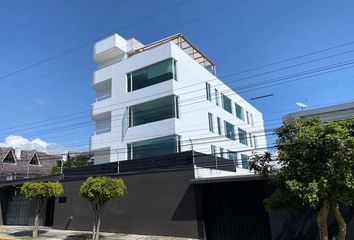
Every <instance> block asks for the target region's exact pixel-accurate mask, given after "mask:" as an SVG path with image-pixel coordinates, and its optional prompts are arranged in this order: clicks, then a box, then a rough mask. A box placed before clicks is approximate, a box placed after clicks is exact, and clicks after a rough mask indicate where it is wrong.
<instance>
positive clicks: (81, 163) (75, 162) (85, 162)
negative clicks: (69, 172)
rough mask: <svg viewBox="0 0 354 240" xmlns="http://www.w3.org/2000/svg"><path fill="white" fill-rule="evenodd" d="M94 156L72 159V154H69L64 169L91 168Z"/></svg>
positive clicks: (87, 154)
mask: <svg viewBox="0 0 354 240" xmlns="http://www.w3.org/2000/svg"><path fill="white" fill-rule="evenodd" d="M93 155H94V154H93V153H86V154H78V155H77V156H75V157H70V154H68V158H67V160H66V161H64V162H63V167H64V168H72V167H85V166H89V165H90V164H91V163H92V160H93Z"/></svg>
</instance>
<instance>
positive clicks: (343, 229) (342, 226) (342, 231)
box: [333, 205, 347, 240]
mask: <svg viewBox="0 0 354 240" xmlns="http://www.w3.org/2000/svg"><path fill="white" fill-rule="evenodd" d="M333 213H334V217H335V218H336V220H337V223H338V240H345V235H346V233H347V224H346V223H345V220H344V218H343V216H342V214H341V212H340V210H339V207H338V205H337V206H336V207H335V208H334V209H333Z"/></svg>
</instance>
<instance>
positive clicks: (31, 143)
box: [0, 135, 84, 154]
mask: <svg viewBox="0 0 354 240" xmlns="http://www.w3.org/2000/svg"><path fill="white" fill-rule="evenodd" d="M0 147H13V148H20V149H23V150H33V149H35V150H37V151H40V152H45V153H50V154H59V153H65V152H67V151H69V150H70V151H80V150H81V151H83V150H84V149H71V148H70V149H69V148H68V147H66V146H64V145H61V144H57V143H49V142H46V141H44V140H42V139H40V138H35V139H33V140H29V139H27V138H25V137H22V136H18V135H10V136H8V137H6V138H5V140H4V141H3V142H0Z"/></svg>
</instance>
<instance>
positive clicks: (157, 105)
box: [129, 95, 179, 127]
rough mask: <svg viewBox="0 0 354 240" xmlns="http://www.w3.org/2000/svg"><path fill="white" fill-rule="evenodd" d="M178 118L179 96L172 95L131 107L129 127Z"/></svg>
mask: <svg viewBox="0 0 354 240" xmlns="http://www.w3.org/2000/svg"><path fill="white" fill-rule="evenodd" d="M175 117H176V118H178V117H179V110H178V97H177V96H174V95H170V96H167V97H162V98H158V99H155V100H152V101H148V102H144V103H141V104H137V105H134V106H130V107H129V127H134V126H138V125H142V124H146V123H150V122H156V121H160V120H163V119H168V118H175Z"/></svg>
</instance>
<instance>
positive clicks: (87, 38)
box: [0, 0, 354, 152]
mask: <svg viewBox="0 0 354 240" xmlns="http://www.w3.org/2000/svg"><path fill="white" fill-rule="evenodd" d="M171 6H172V7H171ZM162 9H164V10H162ZM353 9H354V1H350V0H341V1H332V0H268V1H263V0H243V1H242V0H241V1H240V0H239V1H231V0H218V1H212V0H204V1H201V0H151V1H134V2H132V1H115V0H60V1H59V0H51V1H46V0H32V1H27V0H15V1H14V0H2V1H1V8H0V43H1V44H0V53H1V55H0V104H1V108H0V115H1V116H2V118H1V120H0V146H10V145H15V146H22V147H25V148H39V149H41V150H43V151H50V152H60V151H65V150H68V149H70V150H85V149H87V147H88V144H89V137H90V135H91V134H92V133H93V131H94V122H93V121H92V120H91V119H90V109H91V103H92V102H93V100H94V98H95V94H94V91H93V90H92V87H91V83H92V74H93V72H94V70H95V68H96V66H95V64H94V62H93V61H92V47H93V44H94V42H96V41H97V40H100V39H102V38H104V37H106V36H109V35H111V34H112V33H118V34H119V35H121V36H123V37H124V38H130V37H134V38H136V39H138V40H140V41H141V42H142V43H144V44H148V43H151V42H154V41H156V40H159V39H162V38H164V37H167V36H170V35H172V34H175V33H179V32H181V33H183V34H184V35H185V36H186V37H187V38H188V39H189V40H190V41H192V42H193V43H194V44H195V45H196V46H197V47H198V48H199V49H201V50H202V51H203V52H204V53H205V54H206V55H207V56H208V57H209V58H210V59H212V60H213V61H214V62H215V64H216V68H217V76H218V77H219V78H220V79H221V80H223V81H224V82H225V83H227V84H228V85H229V86H230V87H231V88H232V89H234V90H235V91H236V92H237V93H239V94H240V95H241V96H242V97H244V98H245V99H247V100H249V101H250V102H251V104H253V105H254V106H255V107H256V108H258V109H259V110H260V111H261V112H262V113H263V117H264V120H265V128H266V129H267V130H270V131H271V129H273V128H275V127H277V126H280V124H281V118H282V116H283V115H285V114H287V113H289V112H294V111H298V110H299V107H297V106H296V104H295V103H296V102H306V104H307V105H308V106H309V108H316V107H319V106H327V105H331V104H336V103H344V102H347V101H351V100H354V80H353V79H354V68H353V66H354V64H352V63H351V62H350V61H352V60H354V59H353V57H354V24H353V21H354V11H353ZM315 52H317V53H315ZM304 55H306V56H304ZM298 56H304V57H298ZM289 59H292V60H289ZM43 60H45V61H43ZM284 60H288V61H284ZM230 74H232V75H231V76H230ZM228 75H229V77H226V76H228ZM223 76H225V77H223ZM253 84H255V85H253ZM252 85H253V86H254V87H251V86H252ZM268 94H273V96H271V97H267V98H262V99H258V100H250V99H251V98H254V97H259V96H263V95H268ZM267 137H268V145H272V143H273V141H274V136H272V135H271V132H269V135H268V136H267Z"/></svg>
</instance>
